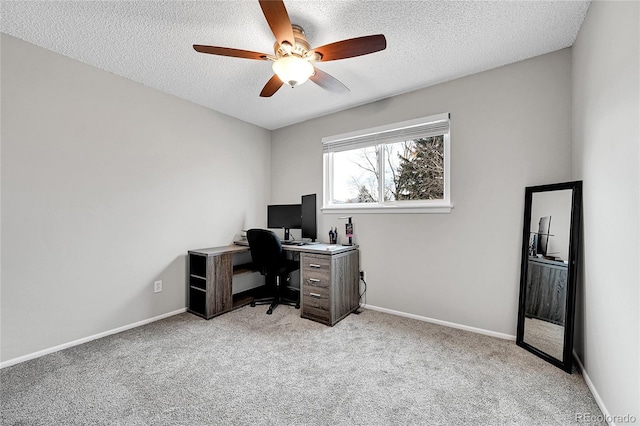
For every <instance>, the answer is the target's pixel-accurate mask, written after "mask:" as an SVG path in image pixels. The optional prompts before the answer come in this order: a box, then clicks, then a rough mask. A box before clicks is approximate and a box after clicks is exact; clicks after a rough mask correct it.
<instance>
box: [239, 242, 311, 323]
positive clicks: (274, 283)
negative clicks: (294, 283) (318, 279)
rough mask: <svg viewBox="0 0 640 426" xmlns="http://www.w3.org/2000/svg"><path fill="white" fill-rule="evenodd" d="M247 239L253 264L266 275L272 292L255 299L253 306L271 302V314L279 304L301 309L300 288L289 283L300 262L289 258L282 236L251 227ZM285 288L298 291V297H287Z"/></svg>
mask: <svg viewBox="0 0 640 426" xmlns="http://www.w3.org/2000/svg"><path fill="white" fill-rule="evenodd" d="M247 240H248V241H249V249H250V250H251V259H252V261H253V265H254V267H255V268H256V270H258V271H259V272H260V273H261V274H262V275H264V277H265V284H266V285H267V288H268V289H269V290H270V291H271V294H272V295H270V296H269V297H265V298H262V299H255V300H254V301H253V302H251V306H256V305H266V304H271V306H269V309H268V310H267V314H269V315H271V313H273V310H274V309H275V308H276V306H278V305H291V306H295V307H296V309H300V289H297V288H294V287H289V286H288V285H287V283H288V282H289V274H290V273H291V272H292V271H295V270H296V269H299V268H300V266H299V264H298V262H296V261H293V260H288V259H287V257H286V253H285V252H284V251H283V250H282V244H281V243H280V238H278V236H277V235H276V234H274V233H273V232H271V231H268V230H266V229H249V230H248V231H247ZM283 279H284V284H283V282H282V281H283ZM285 290H290V291H294V292H296V299H295V300H292V299H288V298H285V297H284V292H285Z"/></svg>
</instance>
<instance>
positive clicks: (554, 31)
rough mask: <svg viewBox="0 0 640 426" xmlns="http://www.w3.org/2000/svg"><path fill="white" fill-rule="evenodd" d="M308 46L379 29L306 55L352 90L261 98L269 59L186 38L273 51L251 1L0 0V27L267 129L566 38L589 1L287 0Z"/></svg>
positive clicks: (315, 89) (558, 45)
mask: <svg viewBox="0 0 640 426" xmlns="http://www.w3.org/2000/svg"><path fill="white" fill-rule="evenodd" d="M285 4H286V7H287V10H288V12H289V16H290V18H291V22H292V23H294V24H298V25H300V26H302V27H303V28H304V30H305V33H306V36H307V39H308V40H309V43H310V44H311V46H312V47H318V46H321V45H324V44H327V43H331V42H334V41H338V40H343V39H348V38H353V37H359V36H365V35H371V34H380V33H382V34H384V35H385V36H386V39H387V49H386V50H384V51H382V52H378V53H374V54H371V55H367V56H361V57H357V58H350V59H344V60H339V61H332V62H327V63H319V64H317V66H318V68H320V69H322V70H323V71H326V72H328V73H330V74H331V75H332V76H334V77H335V78H337V79H338V80H340V81H341V82H342V83H344V84H345V85H346V86H347V87H349V88H350V89H351V92H349V93H347V94H344V95H336V94H334V93H331V92H328V91H325V90H323V89H321V88H320V87H319V86H317V85H315V84H314V83H312V82H307V83H305V84H303V85H301V86H299V87H296V88H295V89H291V88H289V87H288V86H283V87H282V88H281V89H280V90H279V91H278V92H276V94H275V95H273V97H271V98H260V97H259V96H258V95H259V93H260V91H261V90H262V87H263V86H264V85H265V84H266V82H267V81H268V80H269V78H270V77H271V76H272V75H273V73H272V70H271V63H270V62H267V61H255V60H248V59H238V58H229V57H221V56H214V55H206V54H202V53H197V52H196V51H194V50H193V48H192V45H193V44H205V45H214V46H224V47H233V48H238V49H246V50H251V51H257V52H264V53H270V54H271V53H273V42H274V36H273V34H272V33H271V31H270V29H269V26H268V25H267V22H266V21H265V19H264V16H263V15H262V11H261V9H260V6H259V4H258V2H257V1H248V0H244V1H200V2H190V1H129V2H123V1H104V2H101V1H96V2H85V1H77V2H74V1H64V2H53V1H44V2H31V1H3V2H2V10H1V12H2V20H1V30H2V32H4V33H7V34H10V35H12V36H15V37H18V38H21V39H23V40H26V41H28V42H31V43H33V44H36V45H38V46H42V47H44V48H47V49H50V50H52V51H54V52H58V53H61V54H63V55H66V56H68V57H71V58H74V59H77V60H79V61H82V62H85V63H87V64H90V65H93V66H95V67H98V68H101V69H104V70H107V71H110V72H112V73H114V74H117V75H121V76H123V77H126V78H129V79H131V80H134V81H137V82H140V83H143V84H145V85H147V86H150V87H153V88H155V89H158V90H161V91H163V92H166V93H170V94H173V95H175V96H178V97H180V98H184V99H187V100H190V101H192V102H195V103H197V104H200V105H203V106H205V107H208V108H211V109H214V110H216V111H219V112H222V113H224V114H227V115H230V116H232V117H237V118H239V119H241V120H244V121H248V122H250V123H254V124H256V125H258V126H261V127H264V128H266V129H277V128H279V127H283V126H287V125H290V124H294V123H298V122H301V121H304V120H308V119H310V118H314V117H318V116H321V115H325V114H328V113H331V112H335V111H339V110H343V109H346V108H350V107H353V106H356V105H361V104H365V103H369V102H372V101H375V100H378V99H383V98H387V97H389V96H393V95H397V94H400V93H404V92H408V91H412V90H415V89H418V88H422V87H427V86H430V85H433V84H437V83H441V82H443V81H447V80H451V79H454V78H458V77H462V76H465V75H469V74H474V73H477V72H480V71H484V70H487V69H491V68H495V67H498V66H501V65H505V64H509V63H512V62H516V61H520V60H523V59H526V58H530V57H534V56H538V55H542V54H544V53H548V52H552V51H555V50H559V49H562V48H565V47H568V46H571V45H572V44H573V42H574V41H575V39H576V36H577V34H578V30H579V29H580V26H581V25H582V22H583V20H584V17H585V15H586V13H587V9H588V7H589V1H530V2H523V1H518V2H507V1H498V2H494V1H490V2H485V1H390V0H384V1H362V0H360V1H345V0H341V1H325V0H308V1H301V0H286V1H285Z"/></svg>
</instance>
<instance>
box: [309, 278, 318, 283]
mask: <svg viewBox="0 0 640 426" xmlns="http://www.w3.org/2000/svg"><path fill="white" fill-rule="evenodd" d="M309 282H310V283H319V282H320V280H319V279H317V278H309Z"/></svg>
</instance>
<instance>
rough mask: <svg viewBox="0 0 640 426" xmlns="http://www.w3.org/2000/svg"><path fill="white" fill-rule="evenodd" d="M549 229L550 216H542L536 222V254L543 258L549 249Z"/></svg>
mask: <svg viewBox="0 0 640 426" xmlns="http://www.w3.org/2000/svg"><path fill="white" fill-rule="evenodd" d="M550 228H551V216H543V217H541V218H540V222H538V246H537V247H536V253H537V254H541V255H543V256H546V255H547V249H548V247H549V229H550Z"/></svg>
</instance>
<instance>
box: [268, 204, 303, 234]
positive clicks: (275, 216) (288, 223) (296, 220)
mask: <svg viewBox="0 0 640 426" xmlns="http://www.w3.org/2000/svg"><path fill="white" fill-rule="evenodd" d="M301 226H302V206H301V205H300V204H277V205H271V206H267V228H285V229H292V228H293V229H300V227H301Z"/></svg>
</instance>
